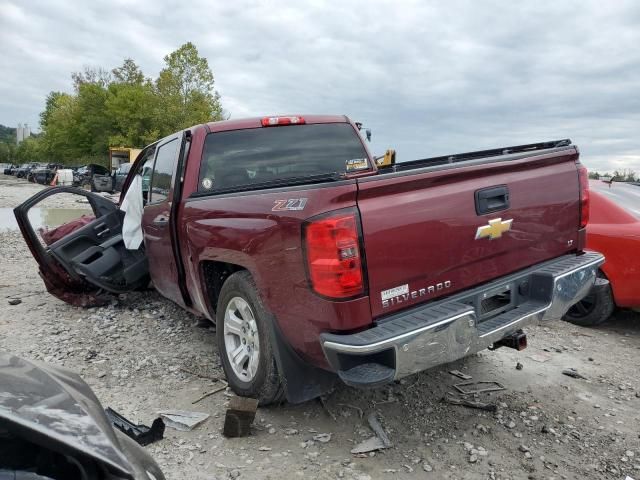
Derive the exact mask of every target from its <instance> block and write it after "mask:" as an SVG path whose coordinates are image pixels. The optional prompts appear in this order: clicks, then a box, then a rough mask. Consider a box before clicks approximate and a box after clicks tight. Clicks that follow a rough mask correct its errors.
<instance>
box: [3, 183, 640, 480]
mask: <svg viewBox="0 0 640 480" xmlns="http://www.w3.org/2000/svg"><path fill="white" fill-rule="evenodd" d="M40 188H41V187H39V186H37V185H33V184H31V185H30V184H27V183H26V182H24V181H22V180H16V179H14V178H12V177H4V176H1V175H0V212H2V215H1V216H0V221H1V222H2V223H0V258H2V276H1V278H0V295H1V301H2V302H4V305H3V306H2V308H0V348H2V349H4V350H8V351H11V352H14V353H16V354H18V355H21V356H24V357H27V358H32V359H38V360H45V361H47V362H52V363H56V364H59V365H64V366H65V367H68V368H71V369H73V370H76V371H77V372H79V373H80V374H81V375H82V376H83V377H84V379H85V380H86V381H87V382H88V383H89V385H91V387H92V388H93V389H94V391H95V393H96V394H97V396H98V397H99V398H100V399H101V401H102V403H103V404H104V405H105V406H110V407H112V408H114V409H115V410H117V411H119V412H120V413H122V414H124V415H126V416H127V417H129V418H130V419H133V420H135V421H140V422H145V423H147V424H150V422H151V421H152V420H153V418H155V416H156V412H157V411H158V410H161V409H169V408H171V409H176V408H177V409H184V410H195V411H199V412H205V413H208V414H210V415H211V417H210V418H209V419H208V420H207V421H206V422H205V423H204V424H202V425H200V426H199V427H197V428H196V429H195V430H193V431H191V432H179V431H176V430H172V429H167V431H166V434H165V438H164V440H162V441H160V442H158V443H155V444H152V445H150V446H149V447H147V448H148V450H149V451H150V453H151V454H152V455H153V456H154V457H155V459H156V460H157V461H158V463H159V464H160V466H161V467H162V468H163V470H164V471H165V473H166V474H167V477H168V478H171V479H186V478H188V479H223V478H238V477H239V478H251V479H254V478H258V479H268V478H272V479H276V478H277V479H283V478H296V477H300V478H320V479H335V478H345V479H359V480H365V479H378V478H383V479H384V478H450V479H477V478H489V479H543V478H545V479H552V478H555V479H560V478H563V479H567V478H571V479H572V478H612V479H624V478H625V475H629V476H631V477H634V478H640V438H639V432H640V375H639V374H638V372H639V371H640V350H639V349H640V314H634V313H630V312H622V313H619V314H617V315H616V317H615V318H614V319H613V320H612V321H610V322H609V323H607V324H606V325H604V326H602V327H600V328H595V329H585V328H580V327H576V326H573V325H570V324H567V323H563V322H551V323H547V324H545V325H541V326H536V327H532V328H530V329H529V330H528V334H529V348H528V349H526V350H525V351H523V352H516V351H514V350H509V349H500V350H498V351H495V352H489V351H486V352H483V353H481V354H479V355H475V356H473V357H470V358H467V359H465V360H464V361H461V362H456V363H455V364H452V365H447V366H445V367H443V368H440V369H435V370H432V371H429V372H426V373H422V374H418V375H415V376H412V377H409V378H406V379H404V380H403V381H401V382H400V383H397V384H394V385H391V386H388V387H385V388H380V389H377V390H369V391H358V390H354V389H351V388H348V387H340V388H338V389H337V390H336V391H335V392H333V393H332V394H331V395H328V396H327V397H326V398H325V399H324V402H320V401H313V402H309V403H306V404H303V405H284V406H280V407H272V408H262V409H260V410H259V411H258V415H257V420H256V423H255V428H254V430H253V435H252V436H251V437H249V438H244V439H234V440H227V439H225V438H224V437H223V436H222V435H221V433H220V432H221V427H222V422H223V418H224V408H225V402H226V401H227V399H228V395H229V393H228V392H220V393H217V394H215V395H212V396H209V397H207V398H205V399H204V400H202V401H200V402H198V403H197V404H195V405H194V404H192V402H193V401H194V400H195V399H197V398H199V397H200V396H202V395H203V394H204V393H206V392H208V391H211V390H212V389H214V388H215V386H216V385H217V384H216V383H215V382H213V381H211V380H208V379H206V378H201V377H199V376H196V375H193V374H190V373H187V372H185V370H189V371H192V372H196V373H201V374H205V375H211V376H221V375H222V371H221V368H220V362H219V361H218V357H217V352H216V347H215V342H214V338H215V330H214V328H213V327H211V328H209V329H205V328H199V327H196V326H195V323H196V319H195V318H194V317H193V316H191V315H189V314H187V313H185V312H183V311H182V310H180V309H179V308H178V307H176V306H174V305H173V304H172V303H171V302H169V301H166V300H164V299H162V298H161V297H160V296H159V295H158V294H156V293H155V292H153V291H146V292H138V293H134V294H128V295H123V296H120V297H119V298H114V300H113V302H112V304H111V305H109V306H108V307H105V308H94V309H82V308H76V307H71V306H69V305H66V304H64V303H62V302H60V301H58V300H56V299H55V298H53V297H51V296H49V295H48V294H47V293H46V291H45V289H44V286H43V284H42V281H41V280H40V279H39V277H38V274H37V272H36V266H35V262H34V261H33V260H32V258H31V256H30V255H29V253H28V252H27V250H26V247H25V244H24V242H23V240H22V237H21V236H20V234H19V232H17V231H16V230H15V227H12V226H11V225H10V223H11V222H10V218H9V217H10V215H8V213H10V210H9V209H8V207H14V206H15V205H16V204H18V203H19V202H20V201H22V200H24V199H26V198H27V197H28V196H29V195H31V194H32V193H34V192H35V191H37V190H39V189H40ZM65 207H67V208H68V207H70V206H69V205H65ZM10 299H21V300H22V303H20V304H18V305H15V306H10V305H9V304H8V301H9V300H10ZM517 363H521V364H522V368H521V369H516V365H517ZM569 367H573V368H576V369H577V370H578V371H579V372H580V373H581V374H583V375H584V376H585V377H586V379H574V378H570V377H567V376H565V375H562V373H561V372H562V370H563V369H565V368H569ZM452 369H458V370H460V371H462V372H464V373H466V374H468V375H471V376H473V379H474V380H495V381H498V382H500V383H501V384H502V385H503V386H504V387H505V390H504V391H499V392H493V393H490V394H483V395H482V396H481V397H479V398H480V399H481V400H483V401H489V402H491V403H494V404H496V405H497V406H498V410H497V412H486V411H482V410H477V409H471V408H468V407H463V406H454V405H450V404H447V403H443V402H442V398H443V396H444V395H445V394H446V393H447V392H451V391H453V388H452V385H453V384H455V383H458V382H461V381H462V380H460V379H458V378H456V377H454V376H452V375H451V374H449V373H448V372H449V370H452ZM1 387H2V386H0V388H1ZM361 412H362V413H363V414H364V418H361V416H360V413H361ZM370 412H377V413H378V414H379V418H380V419H381V422H382V424H383V425H384V427H385V429H386V430H387V433H388V435H389V437H390V439H391V441H392V442H393V448H390V449H387V450H383V451H379V452H377V453H374V454H368V455H362V456H354V455H352V454H351V453H350V450H351V449H352V448H353V447H354V445H355V444H357V443H359V442H361V441H362V440H364V439H366V438H367V437H370V436H372V435H373V434H372V432H371V430H370V428H369V427H368V424H367V421H366V417H367V415H368V414H369V413H370ZM323 433H325V434H330V436H329V435H323V436H318V434H323ZM314 437H315V438H316V440H314ZM327 439H328V441H326V440H327Z"/></svg>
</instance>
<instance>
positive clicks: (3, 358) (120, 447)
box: [0, 352, 165, 480]
mask: <svg viewBox="0 0 640 480" xmlns="http://www.w3.org/2000/svg"><path fill="white" fill-rule="evenodd" d="M0 385H2V396H0V431H1V432H2V434H1V435H0V453H1V455H0V478H3V479H9V478H11V479H25V480H26V479H33V480H35V479H41V480H68V479H86V480H100V479H105V480H106V479H112V480H118V479H123V480H124V479H134V480H164V478H165V477H164V475H163V473H162V471H161V470H160V467H159V466H158V464H157V463H156V462H155V461H154V460H153V458H151V456H150V455H149V454H148V453H147V452H146V451H145V449H144V448H142V447H141V446H140V445H138V444H137V443H135V442H134V441H133V440H132V439H130V438H129V437H127V436H126V435H124V434H122V433H121V432H120V431H118V430H115V429H114V428H113V427H112V426H111V423H110V422H109V420H108V419H107V416H106V415H105V412H104V410H103V408H102V405H100V402H99V400H98V399H97V398H96V396H95V394H94V393H93V391H91V388H89V386H88V385H87V384H86V383H85V382H84V381H83V380H82V379H81V378H80V377H79V376H78V375H77V374H75V373H73V372H71V371H69V370H67V369H65V368H62V367H59V366H54V365H49V364H45V363H41V362H36V361H32V360H26V359H23V358H19V357H16V356H14V355H11V354H9V353H4V352H0Z"/></svg>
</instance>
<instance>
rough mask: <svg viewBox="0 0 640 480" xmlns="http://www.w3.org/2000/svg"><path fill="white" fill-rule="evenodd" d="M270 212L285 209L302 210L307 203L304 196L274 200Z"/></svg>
mask: <svg viewBox="0 0 640 480" xmlns="http://www.w3.org/2000/svg"><path fill="white" fill-rule="evenodd" d="M274 203H275V205H274V207H273V208H272V209H271V211H272V212H283V211H287V210H304V207H305V205H306V204H307V199H306V198H290V199H288V200H276V201H275V202H274Z"/></svg>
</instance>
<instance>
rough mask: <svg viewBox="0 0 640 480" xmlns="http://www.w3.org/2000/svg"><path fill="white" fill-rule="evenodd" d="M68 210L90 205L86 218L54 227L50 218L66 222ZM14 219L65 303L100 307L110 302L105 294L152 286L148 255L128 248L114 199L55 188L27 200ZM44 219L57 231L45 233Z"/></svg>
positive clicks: (54, 292) (51, 289)
mask: <svg viewBox="0 0 640 480" xmlns="http://www.w3.org/2000/svg"><path fill="white" fill-rule="evenodd" d="M64 197H72V199H71V200H69V199H68V198H64ZM65 205H66V206H68V205H72V206H73V205H84V206H88V208H87V210H86V213H87V215H84V216H82V217H80V218H78V219H75V220H73V221H70V222H66V223H62V224H61V225H60V224H59V223H58V224H56V225H53V224H52V223H51V219H58V220H59V219H60V218H63V216H62V217H61V214H60V212H64V211H65V208H60V207H61V206H65ZM66 210H68V209H66ZM14 214H15V216H16V220H17V222H18V225H19V227H20V230H21V232H22V235H23V237H24V239H25V241H26V243H27V245H28V247H29V249H30V251H31V253H32V254H33V256H34V258H35V260H36V261H37V262H38V265H39V269H40V276H41V277H42V279H43V281H44V283H45V285H46V287H47V290H48V291H49V292H50V293H51V294H52V295H55V296H56V297H58V298H60V299H61V300H63V301H65V302H67V303H71V304H73V305H81V306H91V305H99V304H102V303H104V302H105V300H106V299H105V297H104V295H102V290H107V291H110V292H124V291H129V290H132V289H135V288H139V287H141V286H144V285H146V284H147V283H148V267H147V265H146V257H145V254H144V250H139V251H135V252H130V251H127V250H126V249H125V248H124V244H123V243H122V218H123V212H121V211H120V210H118V207H117V205H116V204H115V203H113V202H111V201H110V200H107V199H105V198H103V197H101V196H99V195H96V194H93V193H90V192H87V191H85V190H81V189H78V188H73V187H53V188H49V189H46V190H43V191H41V192H39V193H37V194H36V195H34V196H33V197H31V198H29V199H28V200H27V201H26V202H24V203H23V204H21V205H19V206H18V207H16V208H15V209H14ZM43 218H44V219H45V221H47V224H46V225H45V228H46V227H47V226H53V227H55V228H53V229H51V230H45V229H43V228H41V221H42V220H43ZM47 219H49V220H47ZM54 221H55V220H54Z"/></svg>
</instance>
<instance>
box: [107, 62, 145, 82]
mask: <svg viewBox="0 0 640 480" xmlns="http://www.w3.org/2000/svg"><path fill="white" fill-rule="evenodd" d="M111 73H112V74H113V77H114V78H115V81H116V82H117V83H127V84H132V85H142V84H143V83H144V81H145V78H144V73H142V70H140V67H138V65H137V64H136V62H134V61H133V59H131V58H125V60H124V63H123V64H122V66H120V67H116V68H114V69H113V70H111Z"/></svg>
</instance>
